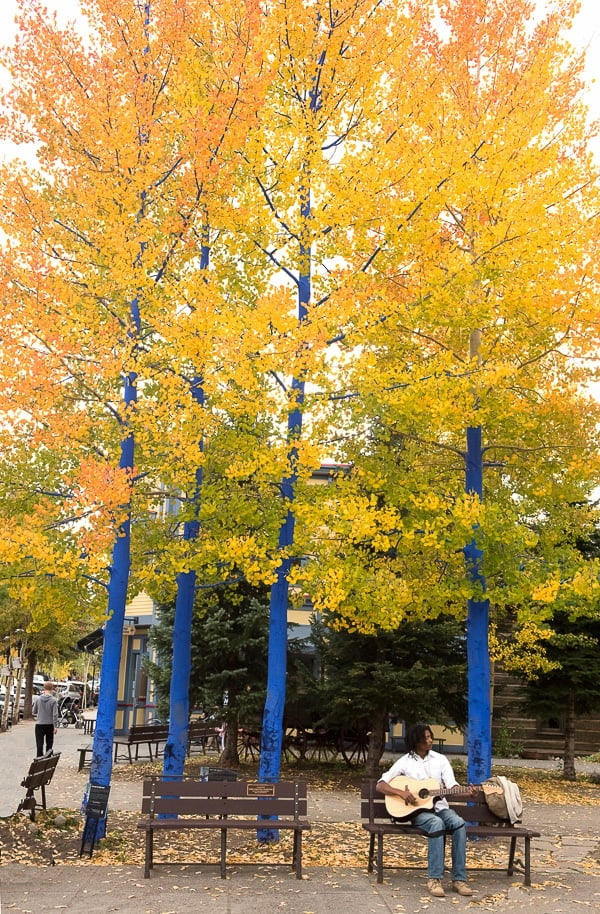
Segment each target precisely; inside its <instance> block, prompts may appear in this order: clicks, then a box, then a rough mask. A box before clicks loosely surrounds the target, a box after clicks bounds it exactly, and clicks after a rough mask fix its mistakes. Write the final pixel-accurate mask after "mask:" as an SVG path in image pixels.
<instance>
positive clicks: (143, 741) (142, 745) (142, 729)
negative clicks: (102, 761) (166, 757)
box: [113, 724, 169, 764]
mask: <svg viewBox="0 0 600 914" xmlns="http://www.w3.org/2000/svg"><path fill="white" fill-rule="evenodd" d="M168 736H169V727H168V726H167V724H134V725H133V726H132V727H130V728H129V731H128V732H127V733H123V734H122V735H120V734H119V735H117V736H115V737H114V740H113V745H114V749H115V754H114V759H113V760H114V761H115V762H117V761H118V760H119V759H120V758H126V759H128V761H129V763H130V764H132V763H133V762H134V760H135V761H136V762H137V761H138V759H139V754H140V750H144V751H145V757H147V758H149V759H150V761H153V760H154V759H155V758H158V755H159V753H160V744H161V743H166V741H167V738H168ZM121 746H125V748H126V749H127V755H125V753H121V752H120V751H119V748H120V747H121ZM132 749H134V750H135V752H134V753H133V754H132Z"/></svg>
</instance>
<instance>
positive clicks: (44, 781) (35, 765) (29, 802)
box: [17, 752, 60, 822]
mask: <svg viewBox="0 0 600 914" xmlns="http://www.w3.org/2000/svg"><path fill="white" fill-rule="evenodd" d="M59 758H60V752H57V753H55V754H53V755H44V756H42V757H41V758H34V759H33V761H32V763H31V765H30V766H29V771H28V772H27V774H26V775H25V777H24V778H23V780H22V781H21V787H25V789H26V790H27V793H26V794H25V796H24V797H23V799H22V800H21V802H20V803H19V805H18V807H17V812H21V810H22V809H28V810H29V818H30V819H31V821H32V822H35V809H36V806H38V805H41V807H42V809H45V808H46V787H47V786H48V784H49V783H50V781H51V780H52V778H53V776H54V772H55V771H56V766H57V765H58V760H59ZM36 790H39V791H40V792H41V796H42V802H41V804H39V803H38V801H37V799H36V796H35V791H36Z"/></svg>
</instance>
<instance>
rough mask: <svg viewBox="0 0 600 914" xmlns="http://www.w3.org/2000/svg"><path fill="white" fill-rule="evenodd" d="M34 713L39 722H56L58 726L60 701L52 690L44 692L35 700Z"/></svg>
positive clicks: (55, 724)
mask: <svg viewBox="0 0 600 914" xmlns="http://www.w3.org/2000/svg"><path fill="white" fill-rule="evenodd" d="M33 713H34V715H35V716H36V718H37V723H38V724H54V726H55V727H58V701H57V700H56V697H55V696H54V695H53V694H52V692H43V693H42V694H41V695H38V696H37V698H36V699H35V700H34V702H33Z"/></svg>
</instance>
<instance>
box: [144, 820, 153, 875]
mask: <svg viewBox="0 0 600 914" xmlns="http://www.w3.org/2000/svg"><path fill="white" fill-rule="evenodd" d="M153 837H154V832H153V831H152V829H151V828H147V829H146V856H145V859H144V879H149V878H150V870H151V869H152V853H153Z"/></svg>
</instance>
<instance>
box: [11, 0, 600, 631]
mask: <svg viewBox="0 0 600 914" xmlns="http://www.w3.org/2000/svg"><path fill="white" fill-rule="evenodd" d="M19 8H20V16H19V37H18V41H17V42H16V43H15V45H14V47H12V48H9V49H7V50H6V51H5V52H4V54H3V58H2V59H3V62H4V63H5V64H6V65H7V66H8V68H9V71H10V72H11V73H12V76H13V83H12V87H11V88H10V89H9V90H8V91H7V92H6V93H5V94H4V97H3V108H4V111H5V115H4V116H3V119H2V124H1V125H0V127H1V131H2V136H3V137H6V138H10V139H12V140H15V141H16V142H25V143H29V144H31V145H32V146H33V148H34V150H35V154H36V156H37V163H36V165H35V166H32V165H31V164H29V163H26V162H18V161H15V162H11V163H10V164H9V165H4V166H3V167H2V175H1V178H2V180H1V182H0V213H1V218H2V226H3V232H4V237H3V240H2V246H1V250H0V261H1V266H2V269H1V270H0V288H1V292H2V301H3V307H2V310H1V313H0V345H1V347H2V356H3V358H2V367H1V369H0V439H1V440H0V444H1V445H2V454H3V456H2V467H1V470H0V482H1V485H2V493H3V498H2V502H1V507H0V510H1V511H2V519H3V524H4V525H5V528H6V530H7V536H6V538H5V539H4V541H3V543H2V544H1V545H0V563H1V564H2V568H3V569H4V570H5V577H6V578H8V576H9V574H10V573H11V572H12V571H14V569H15V568H18V569H19V573H26V574H31V575H40V574H48V573H51V574H53V575H56V576H59V577H62V578H63V579H65V580H69V581H72V580H74V579H75V578H79V579H82V578H83V576H87V577H88V579H93V580H95V581H99V582H101V583H103V582H106V579H107V575H108V570H107V566H108V553H109V549H110V545H111V543H112V541H113V539H114V536H115V535H116V532H117V531H118V529H119V524H120V523H121V521H122V519H123V505H124V504H125V503H127V504H131V505H132V510H133V517H134V521H135V523H134V537H133V538H134V552H133V561H134V566H133V575H132V582H133V583H132V587H134V588H136V589H139V588H142V587H146V588H147V589H148V590H149V591H150V592H152V593H154V594H156V593H158V594H159V595H161V596H162V597H163V598H167V597H168V596H169V595H170V593H172V588H173V581H174V578H175V575H176V574H177V572H179V571H182V570H185V569H189V568H194V569H195V570H197V571H198V572H199V573H200V574H201V575H202V577H203V580H205V581H212V582H217V581H219V580H221V581H222V580H227V579H228V576H229V575H230V574H231V573H232V570H233V569H234V568H235V569H239V570H240V573H241V574H243V575H244V577H245V578H246V579H247V580H249V581H250V582H251V583H254V584H258V583H266V584H270V583H271V582H272V580H273V577H274V573H275V569H276V568H277V567H278V565H279V562H280V560H281V550H278V547H277V530H278V529H279V525H280V524H281V522H282V520H283V518H284V517H285V513H286V512H287V510H288V508H289V507H290V505H289V504H288V502H287V501H286V500H285V499H282V498H281V497H280V483H281V480H282V479H283V478H285V476H286V474H287V473H288V472H289V458H290V450H289V440H288V435H287V415H288V412H289V410H290V409H291V408H292V407H294V408H299V409H301V411H302V414H303V420H304V422H303V430H302V435H301V437H300V438H299V439H298V440H297V441H295V442H294V452H293V461H294V470H295V471H296V472H297V476H298V482H297V485H296V488H295V493H294V502H293V506H292V510H293V512H294V517H295V520H296V540H295V543H294V548H293V550H290V551H293V553H294V555H295V556H296V557H298V558H299V557H300V556H310V557H312V558H313V560H312V561H311V560H309V561H306V562H297V563H296V565H295V566H294V570H293V573H292V575H291V583H292V584H293V585H295V586H297V587H298V588H299V592H303V591H304V592H306V591H307V592H310V594H311V597H312V599H313V601H314V603H315V606H316V607H317V608H323V609H327V610H330V611H332V612H335V614H336V618H338V620H339V624H343V625H346V626H348V627H349V628H350V629H356V630H360V631H370V630H374V629H375V628H381V629H383V628H389V629H390V630H394V629H396V628H397V627H398V625H399V624H400V623H401V622H402V621H404V620H407V619H408V620H412V619H425V618H428V617H437V616H439V615H442V614H447V613H451V614H454V615H456V616H462V615H463V614H464V606H465V602H466V599H467V597H468V596H470V595H472V594H473V593H474V592H475V593H476V592H477V583H476V582H473V581H470V580H468V578H467V577H466V576H465V569H464V557H463V553H462V547H463V546H464V544H465V543H466V542H467V541H468V540H469V539H470V538H471V537H472V536H473V531H474V530H475V531H476V535H477V537H478V539H479V540H480V542H482V543H483V542H484V543H485V550H484V571H485V577H486V580H487V586H488V595H489V598H490V600H491V601H492V603H493V604H495V605H498V606H508V605H511V606H518V607H520V608H521V609H520V611H521V612H522V614H523V617H524V618H526V617H530V616H533V617H536V618H538V619H543V618H544V617H545V616H547V615H548V613H549V612H550V607H551V606H552V605H554V604H555V603H556V602H557V601H558V602H559V603H560V602H561V601H563V600H564V601H566V602H568V601H569V598H570V596H571V595H573V594H578V595H580V596H581V599H582V601H585V600H587V599H588V595H589V603H590V605H591V602H592V601H593V600H594V599H595V595H596V593H597V589H598V567H597V562H596V560H594V561H591V562H585V563H584V562H583V561H582V560H581V556H580V555H579V554H578V553H577V550H576V548H575V547H574V538H575V535H576V531H577V529H578V527H580V526H581V525H582V524H587V523H589V520H590V515H591V514H592V513H593V508H592V507H591V505H590V504H589V503H587V502H586V498H587V497H588V496H589V493H590V491H591V490H592V488H593V486H594V484H595V483H596V481H597V478H598V459H599V457H598V454H599V453H600V450H599V448H598V443H599V442H598V428H599V427H600V426H599V424H598V404H597V402H596V401H595V400H594V399H593V398H592V397H591V396H590V394H589V390H588V387H587V383H588V382H589V381H590V380H591V379H592V378H593V377H595V374H596V372H597V365H596V357H597V352H598V326H599V324H598V294H597V290H598V275H597V272H598V268H599V267H598V264H599V262H600V261H599V258H598V250H597V245H598V216H597V214H598V211H599V208H598V182H597V166H596V165H595V163H594V161H593V159H592V156H591V152H590V140H591V139H592V138H593V136H594V135H595V128H594V127H593V126H592V125H590V124H589V123H588V120H587V117H586V111H585V107H584V105H583V102H582V101H581V93H582V88H583V75H582V74H583V70H582V66H583V61H582V59H581V58H580V57H579V56H578V55H577V54H576V53H575V52H574V51H573V49H572V48H571V46H570V45H569V42H568V28H569V26H570V24H571V22H572V19H573V15H574V12H575V9H576V3H575V2H572V0H569V2H566V3H564V2H561V3H558V2H557V3H556V4H552V5H550V6H549V7H548V8H547V11H545V12H542V13H540V12H538V11H537V10H536V7H535V4H533V3H529V2H526V0H511V2H510V3H506V2H503V0H443V2H439V3H437V4H434V3H428V2H426V3H418V4H417V3H413V2H406V3H401V4H399V3H392V2H391V0H390V2H378V0H344V2H343V3H342V4H341V5H339V4H338V5H337V6H336V7H335V8H334V7H332V6H331V5H328V4H325V3H323V2H321V0H311V2H308V3H306V2H300V0H298V2H296V3H292V4H289V3H280V2H278V0H276V2H273V3H269V4H267V5H261V4H259V3H255V2H254V0H225V2H224V3H220V4H214V3H211V2H196V0H177V2H173V0H152V2H149V3H147V4H136V3H132V2H131V0H85V2H82V10H83V13H84V16H85V23H86V29H85V33H82V32H78V31H77V29H76V28H75V27H70V26H65V27H59V26H58V25H57V24H56V23H55V22H53V21H52V19H51V17H49V16H48V15H47V14H46V13H45V11H44V9H43V6H42V4H41V3H39V2H38V0H27V2H25V0H21V2H20V4H19ZM307 274H310V277H311V287H310V299H309V301H308V302H306V309H305V310H306V313H305V315H304V316H303V318H302V319H301V320H299V319H298V313H297V294H298V287H299V284H300V283H301V280H302V277H306V276H307ZM132 303H135V309H137V312H139V319H140V322H139V327H138V326H137V325H134V322H132V316H131V315H132ZM474 331H475V332H476V333H477V334H479V335H480V343H479V346H478V358H477V359H470V358H469V339H470V337H471V334H472V333H473V332H474ZM124 377H128V378H134V381H133V383H135V385H136V389H137V402H136V403H135V404H134V405H130V406H129V407H125V406H124V405H123V403H122V402H121V397H120V390H121V386H122V382H123V378H124ZM198 379H201V381H202V386H203V390H204V395H205V397H204V402H203V403H202V404H200V403H198V402H197V401H195V400H194V398H193V397H191V396H190V388H191V386H192V385H193V384H194V383H196V382H197V380H198ZM292 379H295V380H296V381H302V382H303V383H305V385H306V386H305V393H304V398H303V402H302V403H300V404H299V403H298V401H297V395H296V389H295V387H294V384H293V383H292ZM469 425H480V426H481V427H482V428H483V440H484V448H485V460H486V470H485V498H484V502H483V503H480V502H479V500H478V499H477V498H475V497H473V496H471V495H465V494H464V433H465V428H466V426H469ZM125 434H134V435H135V440H136V465H135V468H134V470H133V471H127V470H125V469H119V459H118V454H119V448H120V445H121V442H122V440H123V437H124V435H125ZM200 441H202V443H203V448H202V451H200V448H199V443H200ZM324 460H330V461H334V462H336V463H338V464H343V465H345V466H346V467H347V468H348V472H345V473H344V474H340V475H338V476H337V477H336V478H335V479H334V480H332V484H331V485H330V486H328V487H326V488H317V487H315V486H312V485H310V478H311V474H312V471H313V470H314V469H315V468H317V467H318V466H319V465H320V463H322V462H323V461H324ZM199 464H200V465H202V466H204V467H205V469H206V472H205V475H204V482H203V494H202V501H201V507H200V517H199V520H200V526H201V535H200V536H199V537H198V538H197V539H196V540H194V541H184V540H183V539H182V538H181V537H180V536H178V535H177V533H178V530H179V525H180V523H181V521H182V520H184V519H186V517H188V516H190V512H191V511H192V510H193V508H192V497H191V494H192V492H193V489H194V485H195V474H196V471H197V469H198V465H199ZM575 504H576V505H578V507H577V508H574V507H571V506H573V505H575ZM382 596H383V598H382ZM580 605H582V604H581V603H580Z"/></svg>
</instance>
